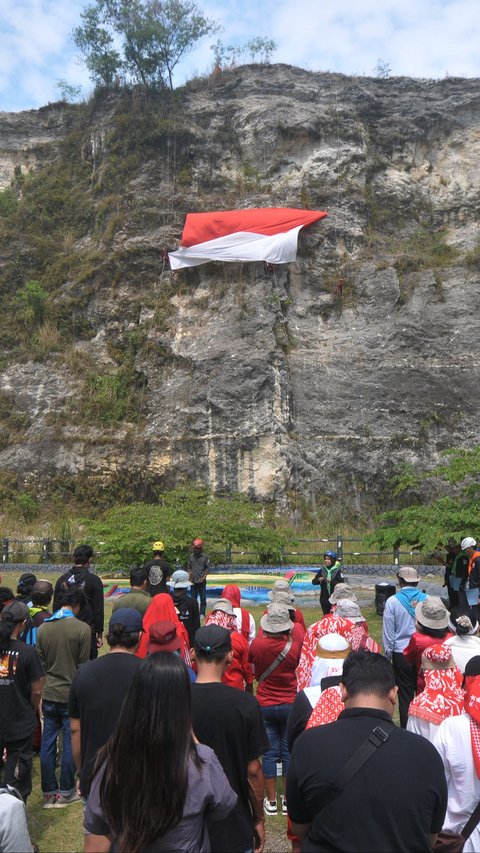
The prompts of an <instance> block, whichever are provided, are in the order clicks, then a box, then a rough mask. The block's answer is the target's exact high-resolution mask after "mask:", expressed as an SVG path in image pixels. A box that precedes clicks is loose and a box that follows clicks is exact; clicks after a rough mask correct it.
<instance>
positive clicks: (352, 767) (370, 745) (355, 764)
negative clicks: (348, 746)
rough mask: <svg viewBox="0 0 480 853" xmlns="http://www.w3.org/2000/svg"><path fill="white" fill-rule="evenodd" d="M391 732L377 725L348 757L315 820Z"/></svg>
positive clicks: (332, 783)
mask: <svg viewBox="0 0 480 853" xmlns="http://www.w3.org/2000/svg"><path fill="white" fill-rule="evenodd" d="M389 735H390V732H386V731H385V730H384V729H382V727H381V726H376V727H375V728H374V730H373V732H370V734H369V736H368V738H367V739H366V740H365V741H364V742H363V743H362V744H361V745H360V746H359V747H358V749H357V750H356V752H354V753H353V755H352V756H351V757H350V758H349V759H348V761H347V763H346V764H344V765H343V767H342V768H341V769H340V770H339V771H338V773H337V775H336V776H334V777H333V779H331V780H330V782H329V783H328V785H327V789H328V790H329V791H330V793H331V796H330V797H327V799H326V801H324V802H323V803H322V804H321V806H320V808H319V809H318V811H317V814H316V815H315V820H316V819H317V818H318V815H319V814H320V812H322V811H323V809H324V808H325V806H328V805H330V803H331V802H333V800H335V799H336V798H337V797H339V796H340V794H341V793H342V791H343V789H344V787H345V785H346V784H347V782H350V779H352V778H353V776H355V774H356V773H357V772H358V771H359V770H360V768H361V767H363V765H364V764H365V762H366V761H368V759H369V758H370V757H371V756H372V755H373V753H374V752H376V751H377V749H379V747H381V746H382V744H384V743H385V741H387V740H388V738H389Z"/></svg>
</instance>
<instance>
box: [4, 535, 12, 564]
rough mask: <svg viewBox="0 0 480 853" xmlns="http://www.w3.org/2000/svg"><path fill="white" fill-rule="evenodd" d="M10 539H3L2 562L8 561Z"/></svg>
mask: <svg viewBox="0 0 480 853" xmlns="http://www.w3.org/2000/svg"><path fill="white" fill-rule="evenodd" d="M9 544H10V543H9V540H8V539H6V538H4V539H2V563H8V551H9Z"/></svg>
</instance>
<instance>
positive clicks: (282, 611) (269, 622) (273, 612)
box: [260, 601, 292, 634]
mask: <svg viewBox="0 0 480 853" xmlns="http://www.w3.org/2000/svg"><path fill="white" fill-rule="evenodd" d="M260 625H261V627H262V628H263V630H264V631H267V632H268V633H269V634H283V633H285V631H290V630H291V627H292V620H291V619H290V611H289V609H288V607H287V605H286V604H280V603H277V602H276V601H272V603H271V604H270V605H269V607H268V610H267V612H266V613H265V614H264V615H263V616H262V618H261V619H260Z"/></svg>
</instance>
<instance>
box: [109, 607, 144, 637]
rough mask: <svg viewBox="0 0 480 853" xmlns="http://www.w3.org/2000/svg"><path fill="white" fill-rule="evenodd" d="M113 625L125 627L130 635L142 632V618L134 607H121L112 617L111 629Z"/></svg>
mask: <svg viewBox="0 0 480 853" xmlns="http://www.w3.org/2000/svg"><path fill="white" fill-rule="evenodd" d="M112 625H123V627H124V628H125V630H126V631H127V633H128V634H136V633H137V631H141V630H142V616H141V614H140V613H139V611H138V610H135V609H134V608H133V607H119V608H118V610H115V613H112V615H111V616H110V621H109V623H108V626H109V628H111V627H112Z"/></svg>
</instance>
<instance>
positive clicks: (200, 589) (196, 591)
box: [192, 580, 207, 616]
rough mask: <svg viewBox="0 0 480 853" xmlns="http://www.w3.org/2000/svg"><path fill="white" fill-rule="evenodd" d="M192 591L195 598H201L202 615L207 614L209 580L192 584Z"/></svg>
mask: <svg viewBox="0 0 480 853" xmlns="http://www.w3.org/2000/svg"><path fill="white" fill-rule="evenodd" d="M192 592H193V597H194V598H195V599H198V598H200V615H201V616H205V611H206V609H207V581H206V580H205V581H200V583H194V584H192Z"/></svg>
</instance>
